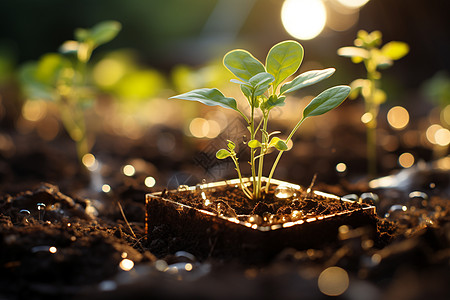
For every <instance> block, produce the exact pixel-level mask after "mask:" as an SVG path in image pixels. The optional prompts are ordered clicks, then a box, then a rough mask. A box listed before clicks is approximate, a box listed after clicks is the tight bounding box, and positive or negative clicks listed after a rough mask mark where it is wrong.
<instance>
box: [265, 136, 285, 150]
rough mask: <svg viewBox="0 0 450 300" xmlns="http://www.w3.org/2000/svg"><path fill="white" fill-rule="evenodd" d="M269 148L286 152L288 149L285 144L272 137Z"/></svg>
mask: <svg viewBox="0 0 450 300" xmlns="http://www.w3.org/2000/svg"><path fill="white" fill-rule="evenodd" d="M269 147H275V148H276V149H277V150H279V151H286V150H287V149H288V146H287V144H286V142H285V141H283V140H282V139H280V138H279V137H273V138H272V139H271V140H270V143H269Z"/></svg>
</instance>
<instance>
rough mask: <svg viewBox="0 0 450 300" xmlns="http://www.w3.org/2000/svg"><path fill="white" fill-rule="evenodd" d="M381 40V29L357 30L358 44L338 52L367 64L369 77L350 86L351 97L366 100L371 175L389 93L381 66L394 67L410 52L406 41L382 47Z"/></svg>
mask: <svg viewBox="0 0 450 300" xmlns="http://www.w3.org/2000/svg"><path fill="white" fill-rule="evenodd" d="M381 43H382V34H381V32H380V31H372V32H371V33H368V32H367V31H365V30H360V31H358V34H357V38H356V39H355V41H354V45H355V47H343V48H340V49H339V50H338V54H339V55H341V56H345V57H350V58H351V60H352V62H353V63H355V64H358V63H364V66H365V68H366V71H367V78H365V79H356V80H355V81H353V82H352V83H351V84H350V86H351V88H352V92H351V93H350V95H349V98H350V99H355V98H356V97H358V95H360V94H361V95H362V97H363V98H364V103H365V114H364V115H363V118H362V121H363V122H364V123H365V124H366V130H367V159H368V173H369V176H371V177H375V175H376V172H377V170H376V127H377V116H378V111H379V108H380V104H382V103H383V102H385V101H386V93H385V92H384V91H383V90H382V89H380V79H381V74H380V72H378V70H379V69H386V68H388V67H390V66H392V64H393V62H394V60H398V59H400V58H402V57H403V56H405V55H406V54H408V52H409V46H408V44H406V43H404V42H398V41H392V42H389V43H386V44H385V45H384V46H383V47H381V48H379V47H380V46H381Z"/></svg>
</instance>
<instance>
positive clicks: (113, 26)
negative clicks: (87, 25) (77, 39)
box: [89, 21, 122, 46]
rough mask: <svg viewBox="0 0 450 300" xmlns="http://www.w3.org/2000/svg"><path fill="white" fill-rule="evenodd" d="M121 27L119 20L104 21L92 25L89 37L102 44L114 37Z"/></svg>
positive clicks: (97, 43)
mask: <svg viewBox="0 0 450 300" xmlns="http://www.w3.org/2000/svg"><path fill="white" fill-rule="evenodd" d="M121 28H122V25H121V24H120V23H119V22H117V21H103V22H101V23H99V24H97V25H95V26H94V27H92V29H91V30H90V36H89V38H90V39H92V41H93V42H94V44H95V45H96V46H100V45H103V44H105V43H107V42H109V41H111V40H112V39H114V38H115V37H116V36H117V34H118V33H119V31H120V29H121Z"/></svg>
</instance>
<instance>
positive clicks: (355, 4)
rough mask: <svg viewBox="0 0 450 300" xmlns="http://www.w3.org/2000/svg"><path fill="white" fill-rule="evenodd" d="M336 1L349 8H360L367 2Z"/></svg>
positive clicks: (362, 0)
mask: <svg viewBox="0 0 450 300" xmlns="http://www.w3.org/2000/svg"><path fill="white" fill-rule="evenodd" d="M337 2H339V3H340V4H342V5H344V6H347V7H349V8H360V7H361V6H363V5H365V4H366V3H367V2H369V0H337Z"/></svg>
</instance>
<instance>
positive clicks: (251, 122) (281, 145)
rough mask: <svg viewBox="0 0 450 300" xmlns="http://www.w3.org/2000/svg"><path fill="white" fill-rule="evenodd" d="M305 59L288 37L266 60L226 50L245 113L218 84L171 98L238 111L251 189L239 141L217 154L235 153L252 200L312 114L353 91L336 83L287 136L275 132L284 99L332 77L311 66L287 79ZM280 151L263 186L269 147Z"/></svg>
mask: <svg viewBox="0 0 450 300" xmlns="http://www.w3.org/2000/svg"><path fill="white" fill-rule="evenodd" d="M302 60H303V47H302V45H300V44H299V43H298V42H295V41H284V42H281V43H279V44H276V45H275V46H273V47H272V49H270V51H269V53H268V54H267V57H266V62H265V65H263V64H262V63H261V62H260V61H259V60H257V59H256V58H255V57H254V56H253V55H252V54H250V53H249V52H248V51H245V50H241V49H237V50H232V51H230V52H228V53H227V54H226V55H225V56H224V59H223V63H224V65H225V67H226V68H227V69H228V70H229V71H231V73H233V74H234V75H235V76H236V77H237V78H238V79H232V80H231V82H233V83H236V84H238V85H239V86H240V89H241V91H242V93H243V95H244V96H245V98H246V99H247V102H248V105H249V113H248V115H247V114H245V113H244V112H243V111H242V110H241V109H239V108H238V106H237V103H236V100H235V99H234V98H229V97H225V96H224V95H223V94H222V92H220V91H219V90H218V89H216V88H202V89H196V90H193V91H190V92H187V93H184V94H181V95H177V96H174V97H171V98H176V99H182V100H190V101H198V102H201V103H203V104H206V105H210V106H216V105H217V106H221V107H224V108H228V109H232V110H235V111H236V112H238V113H239V114H240V115H241V116H242V118H244V120H245V121H246V123H247V125H248V127H247V128H248V131H249V132H250V141H249V142H248V143H247V145H248V147H250V162H249V164H250V167H251V173H252V189H249V188H248V187H247V186H246V185H244V184H243V181H242V174H241V170H240V166H239V159H238V157H237V155H236V152H235V151H234V149H235V146H236V145H235V143H233V142H232V141H228V145H227V149H221V150H219V151H218V152H217V154H216V156H217V158H218V159H225V158H228V157H229V158H231V159H232V160H233V162H234V164H235V166H236V171H237V173H238V176H239V179H240V182H241V184H240V185H241V188H242V190H243V192H244V194H245V195H246V196H247V197H248V198H250V199H253V200H258V199H261V198H262V197H263V193H267V192H268V191H269V186H270V180H271V179H272V176H273V173H274V172H275V168H276V166H277V164H278V162H279V160H280V158H281V156H282V154H283V153H284V152H285V151H287V150H288V146H287V144H288V142H289V141H290V140H291V139H292V136H293V135H294V133H295V132H296V131H297V129H298V128H299V127H300V125H301V124H302V123H303V122H304V121H305V119H307V118H308V117H312V116H318V115H322V114H324V113H326V112H328V111H330V110H331V109H333V108H335V107H337V106H338V105H339V104H341V103H342V102H343V101H344V100H345V98H347V96H348V94H349V93H350V87H349V86H335V87H332V88H329V89H327V90H325V91H324V92H322V93H321V94H319V95H318V96H317V97H315V98H314V99H313V100H312V101H311V102H310V103H309V104H308V105H307V106H306V108H305V109H304V110H303V114H302V116H301V118H300V120H299V121H298V123H297V124H296V125H295V127H294V128H293V129H292V131H291V132H290V133H289V135H288V136H287V138H286V139H281V138H279V137H277V136H274V135H276V134H279V133H280V132H279V131H275V132H270V133H269V132H268V131H267V128H268V123H269V115H270V111H271V110H272V109H273V108H275V107H277V106H283V105H284V104H285V100H286V95H287V94H289V93H292V92H294V91H297V90H299V89H301V88H304V87H307V86H310V85H312V84H315V83H317V82H319V81H321V80H323V79H326V78H328V77H330V76H331V75H332V74H333V73H334V72H335V69H333V68H329V69H324V70H313V71H308V72H305V73H302V74H300V75H298V76H297V77H295V78H294V79H293V80H292V81H289V82H285V83H284V81H285V80H286V79H287V78H288V77H289V76H291V75H293V74H294V73H296V72H297V70H298V69H299V67H300V64H301V63H302ZM272 149H276V150H278V151H279V152H278V156H277V157H276V159H275V162H274V163H273V165H272V168H271V171H270V174H269V176H268V181H267V183H266V186H265V187H263V186H262V181H261V179H262V177H263V174H262V173H263V166H264V158H265V156H266V155H267V154H268V153H269V151H270V150H272Z"/></svg>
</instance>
